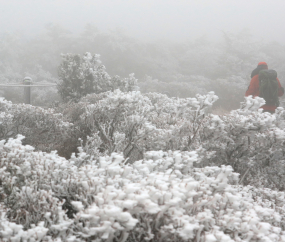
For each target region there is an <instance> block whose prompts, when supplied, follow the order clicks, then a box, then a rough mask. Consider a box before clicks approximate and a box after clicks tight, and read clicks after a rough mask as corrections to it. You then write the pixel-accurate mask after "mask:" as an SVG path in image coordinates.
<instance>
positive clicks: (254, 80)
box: [245, 62, 284, 113]
mask: <svg viewBox="0 0 285 242" xmlns="http://www.w3.org/2000/svg"><path fill="white" fill-rule="evenodd" d="M263 69H268V65H267V63H266V62H259V63H258V65H257V67H256V68H255V69H254V70H253V71H252V73H251V81H250V84H249V87H248V89H247V91H246V93H245V96H246V97H247V96H249V95H252V97H253V98H254V97H256V96H259V79H258V73H259V71H261V70H263ZM277 81H278V86H279V89H278V96H279V97H281V96H282V95H283V94H284V88H283V87H282V86H281V84H280V81H279V79H278V78H277ZM261 108H263V110H264V112H270V113H274V112H275V109H276V108H277V107H276V106H275V105H268V104H265V105H263V106H261Z"/></svg>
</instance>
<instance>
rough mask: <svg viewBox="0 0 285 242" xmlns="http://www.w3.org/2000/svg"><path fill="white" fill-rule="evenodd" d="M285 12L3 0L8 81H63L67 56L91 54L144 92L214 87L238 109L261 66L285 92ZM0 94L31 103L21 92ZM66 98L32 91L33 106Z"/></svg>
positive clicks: (3, 76) (206, 5)
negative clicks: (263, 64)
mask: <svg viewBox="0 0 285 242" xmlns="http://www.w3.org/2000/svg"><path fill="white" fill-rule="evenodd" d="M284 8H285V2H284V1H282V0H275V1H267V0H259V1H257V0H250V1H245V0H240V1H234V0H216V1H211V0H199V1H196V0H188V1H186V0H185V1H184V0H178V1H170V0H155V1H150V0H144V1H142V0H105V1H96V0H93V1H91V0H90V1H87V0H81V1H79V0H78V1H75V0H69V1H67V0H57V1H56V0H40V1H39V0H38V1H36V0H10V1H4V0H0V57H1V58H0V83H15V82H21V81H22V79H23V77H25V76H30V77H32V79H33V81H35V82H41V81H48V82H55V83H56V82H57V81H58V66H59V65H60V63H61V54H65V53H74V54H80V55H83V54H84V53H85V52H90V53H92V54H95V53H96V54H100V56H101V57H100V59H101V61H102V63H103V64H104V65H105V66H106V68H107V72H108V73H109V74H110V75H119V76H121V77H127V76H128V75H129V74H130V73H135V77H136V78H137V79H138V82H139V86H140V90H141V91H142V92H150V91H155V92H162V93H165V94H167V95H169V96H178V97H193V96H195V94H197V93H200V94H204V93H207V92H208V91H212V90H213V91H215V93H216V94H217V95H218V96H219V98H220V99H219V101H218V102H217V103H216V104H215V105H216V106H215V107H216V108H220V109H224V110H231V109H234V108H238V107H239V102H240V101H242V100H243V95H244V93H245V91H246V89H247V86H248V84H249V82H250V73H251V71H252V70H253V69H254V68H255V67H256V66H257V63H258V62H260V61H265V62H267V63H268V65H269V68H272V69H275V70H276V71H277V72H278V77H279V79H280V81H281V84H282V85H283V86H284V84H285V62H284V61H285V48H284V40H285V33H284V30H283V29H284V27H283V23H284V22H285V15H284ZM1 90H2V95H4V96H5V97H6V98H7V99H8V100H12V101H13V102H22V101H23V97H22V93H23V91H22V89H21V88H1ZM1 90H0V91H1ZM3 91H4V92H3ZM58 98H59V97H58V95H57V91H56V88H45V89H43V88H35V89H34V90H33V104H34V105H46V104H47V103H51V102H53V101H54V100H58Z"/></svg>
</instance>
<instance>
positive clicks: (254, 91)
mask: <svg viewBox="0 0 285 242" xmlns="http://www.w3.org/2000/svg"><path fill="white" fill-rule="evenodd" d="M258 88H259V83H258V75H255V76H254V77H253V78H252V79H251V81H250V84H249V87H248V89H247V91H246V92H245V96H246V97H247V96H249V95H252V96H253V97H255V96H257V95H258Z"/></svg>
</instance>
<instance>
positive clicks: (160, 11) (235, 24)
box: [0, 0, 285, 43]
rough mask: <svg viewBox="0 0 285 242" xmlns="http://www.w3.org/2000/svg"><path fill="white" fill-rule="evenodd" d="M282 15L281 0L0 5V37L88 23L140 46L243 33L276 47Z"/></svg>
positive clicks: (282, 35)
mask: <svg viewBox="0 0 285 242" xmlns="http://www.w3.org/2000/svg"><path fill="white" fill-rule="evenodd" d="M284 10H285V0H271V1H270V0H0V33H2V32H17V31H20V32H21V33H24V34H32V33H34V34H36V33H38V32H39V31H42V30H43V28H44V26H45V24H48V23H54V24H59V25H61V26H62V27H64V28H67V29H68V30H70V31H72V32H73V33H78V32H82V31H83V29H84V27H85V25H86V24H87V23H91V24H94V25H96V26H97V27H98V28H99V30H101V31H108V30H112V29H115V28H121V29H122V30H124V31H125V32H126V33H127V34H129V35H131V36H133V37H136V38H140V39H143V40H153V39H167V40H172V41H175V40H178V41H180V40H185V39H193V38H197V37H201V36H203V35H207V36H208V37H209V39H211V38H213V39H217V38H219V36H221V30H222V31H231V32H233V33H236V32H238V31H241V30H242V29H244V28H247V29H249V30H250V32H251V34H252V35H253V37H255V38H258V39H263V40H266V41H270V40H276V41H278V42H281V43H282V42H283V41H285V31H284V26H283V24H284V23H285V11H284Z"/></svg>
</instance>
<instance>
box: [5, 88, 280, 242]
mask: <svg viewBox="0 0 285 242" xmlns="http://www.w3.org/2000/svg"><path fill="white" fill-rule="evenodd" d="M216 100H217V96H215V95H214V93H212V92H211V93H208V94H207V95H197V96H196V98H185V99H183V98H170V97H167V95H163V94H158V93H148V94H141V93H140V92H138V91H134V92H122V91H120V90H115V91H114V92H112V91H108V92H104V93H99V94H89V95H87V96H86V97H84V98H82V99H80V101H79V102H77V103H66V104H62V105H59V106H58V107H57V108H56V109H55V110H53V109H49V110H44V109H41V108H35V107H33V106H30V105H16V104H12V103H9V102H7V101H4V100H2V101H1V113H0V128H1V135H2V136H1V139H2V141H1V142H0V219H1V220H0V231H1V232H0V238H1V239H2V240H4V241H9V239H11V240H13V241H21V240H25V239H27V238H30V240H31V241H40V240H43V241H60V240H61V241H92V240H93V241H95V240H96V241H129V242H131V241H138V240H141V241H144V240H150V241H191V240H195V241H258V240H260V241H262V240H264V241H285V234H284V232H283V230H284V229H285V227H284V216H285V211H284V205H285V204H284V196H285V194H284V192H282V191H281V190H283V189H284V186H285V181H284V176H283V170H284V168H285V167H284V141H285V132H284V130H283V128H284V121H283V120H284V115H285V111H284V109H283V108H279V109H278V110H277V112H276V114H274V115H271V114H268V113H262V112H260V110H258V108H259V107H260V106H261V105H262V104H263V103H264V100H263V99H259V98H255V99H252V98H251V97H247V98H246V99H245V101H244V102H243V103H242V105H241V108H240V109H238V110H235V111H232V112H231V113H230V114H227V115H220V116H218V115H213V114H211V112H210V111H209V108H210V107H211V106H212V105H213V103H214V102H215V101H216ZM58 112H62V114H58ZM18 133H20V134H22V135H24V136H26V138H24V137H23V136H16V135H17V134H18ZM9 137H10V139H9ZM78 138H80V139H81V140H79V141H78V140H77V139H78ZM44 140H45V142H46V146H45V145H44V144H43V141H44ZM22 142H23V143H24V144H22ZM80 142H81V145H80V146H79V148H78V150H77V151H76V153H74V154H72V155H71V156H70V154H71V152H74V151H75V149H74V147H76V146H78V145H79V143H80ZM30 145H32V146H34V148H33V147H32V146H30ZM64 145H66V147H65V148H64V149H63V150H65V153H64V154H63V155H64V156H65V157H67V158H68V159H66V158H63V157H62V156H59V155H62V154H61V153H60V152H59V155H58V154H57V153H56V152H49V151H50V150H54V149H58V150H60V149H62V146H64ZM42 151H48V152H47V153H46V152H42ZM69 157H70V158H69ZM218 166H219V167H218ZM233 171H234V172H233ZM235 172H238V173H239V174H240V175H239V174H238V173H235ZM248 185H250V186H248ZM266 187H267V188H266ZM271 189H274V190H271ZM278 190H279V191H278Z"/></svg>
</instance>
